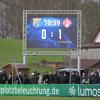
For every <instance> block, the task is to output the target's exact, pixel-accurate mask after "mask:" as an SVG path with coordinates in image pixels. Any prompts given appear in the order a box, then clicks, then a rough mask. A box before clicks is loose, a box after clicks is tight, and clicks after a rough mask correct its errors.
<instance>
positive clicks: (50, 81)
mask: <svg viewBox="0 0 100 100" xmlns="http://www.w3.org/2000/svg"><path fill="white" fill-rule="evenodd" d="M49 83H50V84H53V83H54V75H53V73H52V72H50V75H49Z"/></svg>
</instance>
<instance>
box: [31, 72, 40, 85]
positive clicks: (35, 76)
mask: <svg viewBox="0 0 100 100" xmlns="http://www.w3.org/2000/svg"><path fill="white" fill-rule="evenodd" d="M38 79H39V76H38V73H37V72H36V71H35V72H34V74H33V75H32V76H31V82H32V84H38Z"/></svg>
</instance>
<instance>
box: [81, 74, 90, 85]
mask: <svg viewBox="0 0 100 100" xmlns="http://www.w3.org/2000/svg"><path fill="white" fill-rule="evenodd" d="M81 83H82V84H88V83H89V80H88V76H87V75H86V73H82V77H81Z"/></svg>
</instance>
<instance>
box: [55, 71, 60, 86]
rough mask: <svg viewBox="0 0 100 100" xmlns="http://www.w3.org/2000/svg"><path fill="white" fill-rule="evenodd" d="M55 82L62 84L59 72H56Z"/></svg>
mask: <svg viewBox="0 0 100 100" xmlns="http://www.w3.org/2000/svg"><path fill="white" fill-rule="evenodd" d="M54 84H60V77H59V74H58V72H56V73H55V74H54Z"/></svg>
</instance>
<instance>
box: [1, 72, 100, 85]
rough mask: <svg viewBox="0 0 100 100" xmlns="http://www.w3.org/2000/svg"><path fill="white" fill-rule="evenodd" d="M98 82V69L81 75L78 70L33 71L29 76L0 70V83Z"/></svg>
mask: <svg viewBox="0 0 100 100" xmlns="http://www.w3.org/2000/svg"><path fill="white" fill-rule="evenodd" d="M69 83H70V84H100V73H99V72H98V71H95V72H91V73H90V74H89V73H85V72H83V73H82V74H81V76H80V75H79V73H78V72H71V75H68V73H66V72H64V73H58V72H55V73H53V72H50V73H49V74H48V73H47V72H45V73H44V74H43V75H41V74H40V73H38V72H37V71H35V72H34V73H31V75H30V76H28V75H27V74H25V75H22V73H21V72H18V74H17V75H16V76H15V77H13V75H12V73H9V75H7V74H6V72H5V71H2V72H0V84H69Z"/></svg>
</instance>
